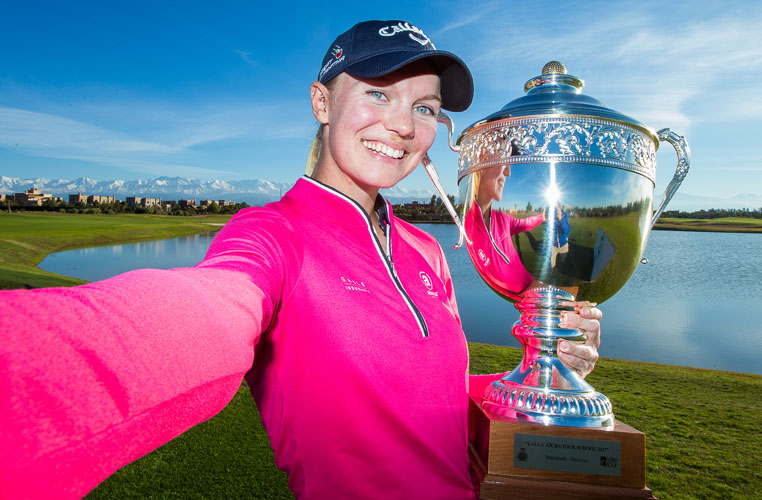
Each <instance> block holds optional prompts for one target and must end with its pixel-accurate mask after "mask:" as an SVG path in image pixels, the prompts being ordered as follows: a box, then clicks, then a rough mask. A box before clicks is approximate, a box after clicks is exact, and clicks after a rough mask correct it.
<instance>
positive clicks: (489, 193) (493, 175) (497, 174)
mask: <svg viewBox="0 0 762 500" xmlns="http://www.w3.org/2000/svg"><path fill="white" fill-rule="evenodd" d="M510 176H511V167H510V165H496V166H494V167H489V168H485V169H484V170H482V171H481V178H480V179H479V193H478V196H479V198H481V199H483V200H484V201H487V200H495V201H501V200H502V199H503V189H504V188H505V180H506V179H507V178H508V177H510Z"/></svg>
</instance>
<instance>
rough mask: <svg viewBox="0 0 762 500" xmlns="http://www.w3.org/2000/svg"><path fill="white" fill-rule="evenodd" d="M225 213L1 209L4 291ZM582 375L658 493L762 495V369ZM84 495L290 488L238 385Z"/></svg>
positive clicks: (508, 360) (613, 368)
mask: <svg viewBox="0 0 762 500" xmlns="http://www.w3.org/2000/svg"><path fill="white" fill-rule="evenodd" d="M225 219H226V218H225V217H215V218H188V217H161V216H140V215H123V216H105V215H104V216H98V215H50V214H13V215H7V214H3V215H0V288H15V287H19V286H25V285H26V286H52V285H57V286H58V285H60V286H65V285H72V284H76V283H81V281H79V280H74V279H71V278H66V277H61V276H58V275H53V274H50V273H45V272H43V271H40V270H39V269H37V268H36V267H35V264H36V263H37V262H39V261H40V260H41V259H42V258H43V257H44V255H45V254H46V253H48V252H50V251H56V250H61V249H65V248H73V247H77V246H88V245H96V244H109V243H114V242H121V241H127V240H135V239H149V238H158V237H170V236H175V235H182V234H190V233H194V232H199V231H208V230H213V229H215V228H214V226H210V225H208V224H206V223H208V222H217V223H219V222H223V221H224V220H225ZM743 221H744V222H746V220H745V219H743ZM48 283H49V284H48ZM469 350H470V355H471V372H472V373H496V372H501V371H505V370H509V369H512V368H513V367H514V366H515V365H516V364H517V363H518V362H519V360H520V358H521V353H520V352H519V351H518V350H517V349H513V348H509V347H497V346H489V345H484V344H469ZM588 380H589V381H590V383H591V384H592V385H593V386H594V387H595V388H596V389H597V390H599V391H600V392H602V393H603V394H606V395H607V396H608V397H609V398H610V399H611V401H612V403H613V405H614V412H615V414H616V416H617V418H619V419H620V420H621V421H623V422H625V423H627V424H629V425H631V426H633V427H635V428H637V429H639V430H640V431H643V432H644V433H645V434H646V436H647V454H648V462H647V474H648V476H647V482H648V486H649V487H650V488H651V489H652V490H653V492H654V494H655V495H656V496H657V497H658V498H660V499H661V500H668V499H692V498H702V499H703V498H708V499H712V498H718V499H719V498H723V499H725V498H739V499H745V498H762V467H760V464H762V433H760V432H759V426H760V423H761V422H762V417H761V416H762V376H758V375H746V374H738V373H731V372H721V371H715V370H704V369H698V368H684V367H676V366H667V365H659V364H653V363H640V362H633V361H621V360H613V359H601V360H600V361H599V362H598V365H597V368H596V370H595V371H594V372H593V373H592V374H591V375H590V376H589V377H588ZM87 498H88V499H125V498H252V499H257V498H263V499H264V498H267V499H270V498H272V499H279V498H292V495H291V493H290V491H289V490H288V486H287V479H286V476H285V474H284V473H283V472H281V471H279V470H277V468H276V467H275V465H274V463H273V458H272V451H271V449H270V444H269V441H268V439H267V436H266V434H265V432H264V429H263V428H262V425H261V422H260V419H259V415H258V413H257V410H256V406H255V404H254V402H253V399H252V398H251V396H250V395H249V393H248V389H247V388H246V386H245V384H243V385H242V386H241V388H240V389H239V391H238V393H237V394H236V396H235V397H234V398H233V401H231V403H230V404H229V405H228V406H227V407H226V408H225V409H224V410H223V411H222V412H221V413H220V414H219V415H217V416H216V417H214V418H212V419H210V420H209V421H207V422H204V423H202V424H200V425H198V426H196V427H194V428H193V429H191V430H190V431H188V432H186V433H185V434H183V435H182V436H180V437H178V438H177V439H175V440H173V441H171V442H170V443H167V444H166V445H164V446H162V447H161V448H159V449H157V450H155V451H154V452H152V453H150V454H148V455H146V456H145V457H143V458H141V459H140V460H138V461H136V462H133V463H132V464H130V465H128V466H126V467H123V468H122V469H120V470H119V471H117V472H116V473H115V474H114V475H112V476H111V477H110V478H109V479H107V480H106V481H105V482H104V483H102V484H101V485H100V486H98V487H97V488H96V489H95V490H93V492H91V493H90V495H88V497H87Z"/></svg>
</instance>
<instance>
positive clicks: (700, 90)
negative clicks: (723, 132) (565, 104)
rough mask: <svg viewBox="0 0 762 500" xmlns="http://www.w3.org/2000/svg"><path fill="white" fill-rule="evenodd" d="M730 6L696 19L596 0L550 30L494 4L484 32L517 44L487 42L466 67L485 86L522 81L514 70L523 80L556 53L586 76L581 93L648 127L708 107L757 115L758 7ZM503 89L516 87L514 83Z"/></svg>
mask: <svg viewBox="0 0 762 500" xmlns="http://www.w3.org/2000/svg"><path fill="white" fill-rule="evenodd" d="M697 8H698V7H697ZM682 10H684V11H686V12H690V11H691V10H692V9H689V8H687V7H685V8H683V9H682ZM727 12H732V15H731V14H727V13H725V14H723V15H720V16H714V17H712V19H711V20H710V21H701V22H695V21H693V20H684V19H682V18H680V17H678V16H677V15H675V16H674V17H672V16H668V15H665V14H664V12H663V11H660V10H651V9H650V8H649V7H647V6H646V7H645V8H642V9H640V10H633V9H616V8H611V9H609V10H604V9H600V8H598V9H595V12H590V11H587V12H585V11H580V13H579V14H578V15H579V17H578V18H577V19H567V20H566V22H565V23H558V24H556V25H555V26H553V29H552V30H551V32H550V33H538V32H537V25H536V23H532V24H530V25H527V26H523V25H522V24H521V23H506V22H505V19H500V17H501V16H500V13H496V14H495V15H494V16H492V17H491V18H490V26H488V27H487V28H489V29H486V30H485V32H486V33H487V37H489V38H491V39H497V40H500V39H503V40H512V41H514V42H515V43H510V42H509V43H484V44H483V47H484V48H485V50H483V51H482V52H481V55H479V56H478V57H476V58H475V59H474V60H473V64H472V67H473V68H474V70H475V72H478V73H479V74H480V78H479V81H480V82H481V83H482V85H491V86H492V89H493V90H500V91H505V90H506V88H505V85H506V82H507V81H510V83H509V84H510V85H511V86H513V85H520V84H518V83H514V81H516V79H517V77H516V76H513V75H515V74H516V73H517V72H521V74H522V78H523V80H526V79H529V78H531V77H532V76H534V75H535V74H537V73H539V69H540V67H541V64H542V63H543V62H544V61H545V60H549V59H551V58H559V59H561V60H562V61H563V62H564V63H565V64H566V65H567V68H569V72H570V73H572V74H575V75H577V76H580V77H582V78H583V79H585V80H586V81H587V84H588V85H587V91H586V92H587V93H589V94H590V95H592V96H594V97H597V98H599V99H601V100H603V101H604V102H605V104H607V105H609V106H611V107H613V108H615V109H618V110H619V111H622V112H624V113H626V114H629V115H631V116H637V117H638V118H639V119H641V120H642V121H644V122H645V123H647V124H654V126H661V124H665V125H669V126H671V127H675V128H677V127H679V128H681V129H683V130H686V129H687V128H688V127H690V126H691V125H692V124H693V123H694V122H696V121H703V120H712V119H714V120H716V119H718V115H717V114H716V113H714V111H719V112H720V113H719V116H720V117H721V118H722V119H724V120H733V119H740V118H750V117H755V116H760V115H759V109H760V104H759V99H758V96H757V93H758V91H757V90H753V89H752V87H753V86H754V85H756V87H757V88H758V86H759V84H758V82H759V74H760V70H762V30H760V29H759V28H758V26H760V25H762V10H760V9H759V8H752V7H751V5H748V6H747V7H746V8H744V9H740V10H738V11H737V13H736V12H735V11H727ZM591 14H594V15H591ZM495 26H497V27H495ZM537 57H542V58H543V59H537ZM530 65H531V66H530ZM534 66H537V67H536V68H535V67H534ZM525 71H526V73H524V72H525ZM509 73H510V76H509ZM523 80H522V83H523ZM739 84H740V85H739ZM508 90H510V91H512V93H513V95H516V93H515V90H518V89H517V88H516V89H508ZM706 103H708V104H709V105H710V106H709V108H707V107H706ZM714 108H719V109H714ZM707 109H712V111H713V113H711V114H709V113H707V112H706V110H707Z"/></svg>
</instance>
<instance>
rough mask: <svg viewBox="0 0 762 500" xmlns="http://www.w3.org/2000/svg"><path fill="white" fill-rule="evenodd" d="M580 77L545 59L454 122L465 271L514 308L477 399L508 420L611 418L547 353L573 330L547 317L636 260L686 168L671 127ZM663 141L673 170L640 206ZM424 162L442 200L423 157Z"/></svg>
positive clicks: (600, 399)
mask: <svg viewBox="0 0 762 500" xmlns="http://www.w3.org/2000/svg"><path fill="white" fill-rule="evenodd" d="M583 87H584V82H583V81H582V80H581V79H579V78H577V77H575V76H572V75H568V74H566V68H565V67H564V65H563V64H561V63H559V62H557V61H552V62H549V63H548V64H546V65H545V67H544V68H543V70H542V75H541V76H537V77H535V78H532V79H531V80H529V81H528V82H527V83H526V84H525V86H524V90H525V92H526V95H524V96H523V97H520V98H518V99H515V100H513V101H511V102H510V103H508V104H507V105H506V106H504V107H503V108H502V109H501V110H500V111H498V112H496V113H494V114H492V115H490V116H488V117H486V118H484V119H483V120H480V121H478V122H476V123H474V124H473V125H471V126H470V127H468V128H467V129H466V130H464V131H463V132H462V133H461V134H460V136H459V137H458V139H457V141H456V142H455V143H453V140H452V137H453V134H452V131H453V125H452V122H451V121H450V119H449V117H447V116H446V115H444V114H442V115H440V117H439V121H440V122H442V123H445V124H446V125H447V127H448V130H449V142H450V147H451V148H452V149H453V150H454V151H456V152H459V154H460V156H459V162H458V185H459V188H460V200H461V202H462V204H463V205H462V209H461V210H460V212H461V213H460V216H458V215H457V214H456V212H455V209H454V208H453V207H449V208H450V209H451V213H452V215H453V218H454V220H455V222H456V224H457V225H458V228H459V231H460V239H459V242H458V245H456V248H457V247H458V246H461V245H462V244H463V242H464V241H465V244H466V248H467V250H468V254H469V255H470V257H471V260H472V262H473V264H474V266H475V267H476V269H477V271H478V272H479V274H480V275H481V277H482V278H483V279H484V281H485V282H486V283H487V285H489V286H490V287H491V288H492V289H493V290H494V291H495V292H497V293H498V294H499V295H500V296H502V297H504V298H505V299H507V300H510V301H511V302H514V303H515V305H516V307H517V308H518V309H519V311H521V316H520V319H519V321H517V322H516V323H515V324H514V326H513V330H512V333H513V335H514V336H515V337H516V338H517V339H518V340H519V341H520V342H521V344H522V346H523V349H524V354H523V359H522V361H521V364H520V365H519V366H518V367H516V368H515V369H514V370H513V371H512V372H510V373H507V374H506V375H505V376H504V377H502V378H501V379H500V380H498V381H496V382H493V383H492V384H491V386H488V387H487V390H486V393H485V395H484V400H483V402H482V407H483V408H484V409H485V410H488V411H491V412H493V413H496V414H498V415H501V416H503V417H508V418H509V419H512V420H516V421H526V422H532V423H541V424H545V425H565V426H573V427H600V428H611V427H612V426H613V425H614V415H613V412H612V409H611V403H610V402H609V400H608V398H607V397H606V396H604V395H603V394H601V393H598V392H596V391H595V389H593V387H592V386H590V384H588V383H587V382H585V381H584V380H583V379H582V378H580V377H579V376H578V375H577V374H576V373H575V372H573V371H572V370H570V369H568V368H567V367H566V366H564V365H563V364H562V363H561V361H560V360H559V358H558V341H559V340H561V339H563V340H568V341H571V342H584V340H585V338H584V335H583V334H582V333H581V332H580V331H578V330H575V329H569V328H562V327H561V326H560V320H561V315H562V314H563V313H564V312H565V311H570V310H572V307H570V306H569V305H568V304H566V302H567V301H591V302H597V303H601V302H603V301H605V300H606V299H608V298H609V297H611V296H613V295H614V294H615V293H616V292H617V291H618V290H619V289H620V288H622V286H624V284H625V283H626V282H627V280H628V279H629V277H630V276H631V275H632V273H633V271H634V270H635V268H636V267H637V265H638V262H639V261H641V260H644V257H643V252H644V250H645V247H646V243H647V242H648V237H649V234H650V232H651V229H652V228H653V225H654V223H655V222H656V220H657V219H658V218H659V215H660V214H661V213H662V211H663V210H664V208H665V207H666V206H667V203H668V202H669V200H670V199H671V198H672V196H673V195H674V194H675V192H676V191H677V189H678V187H679V186H680V184H681V183H682V181H683V179H684V178H685V176H686V174H687V173H688V168H689V162H690V160H689V157H690V151H689V148H688V145H687V143H686V141H685V139H684V138H683V137H681V136H679V135H677V134H675V133H673V132H671V131H670V130H669V129H663V130H660V131H658V132H655V131H653V130H652V129H651V128H649V127H647V126H646V125H643V124H642V123H640V122H638V121H636V120H634V119H632V118H630V117H627V116H625V115H623V114H621V113H619V112H617V111H614V110H613V109H611V108H608V107H606V106H605V105H604V104H602V103H601V102H600V101H598V100H596V99H593V98H592V97H589V96H586V95H584V94H583V93H582V89H583ZM661 141H667V142H669V143H670V144H672V146H673V147H674V148H675V151H676V152H677V158H678V162H677V169H676V172H675V175H674V177H673V178H672V180H671V182H670V183H669V185H668V186H667V189H666V190H665V192H664V197H663V199H662V201H661V203H660V205H659V207H658V208H657V209H656V210H655V211H654V210H653V202H654V180H655V175H656V162H655V153H656V150H657V148H658V147H659V144H660V142H661ZM423 163H424V166H425V167H426V170H427V171H428V172H429V174H430V175H431V177H432V180H433V181H434V184H435V186H436V187H437V189H438V190H439V191H440V194H441V195H442V196H441V197H442V200H443V201H445V202H447V196H446V195H445V193H444V191H443V190H442V188H441V185H440V184H439V181H438V179H437V176H436V172H435V170H434V167H433V165H431V162H430V161H429V159H428V158H425V159H424V162H423Z"/></svg>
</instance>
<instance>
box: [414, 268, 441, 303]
mask: <svg viewBox="0 0 762 500" xmlns="http://www.w3.org/2000/svg"><path fill="white" fill-rule="evenodd" d="M418 276H419V277H420V278H421V282H423V286H425V287H426V293H428V294H429V295H431V296H432V297H439V292H434V291H433V290H434V283H433V282H432V281H431V277H430V276H429V275H428V274H427V273H426V271H421V272H420V273H418Z"/></svg>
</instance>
